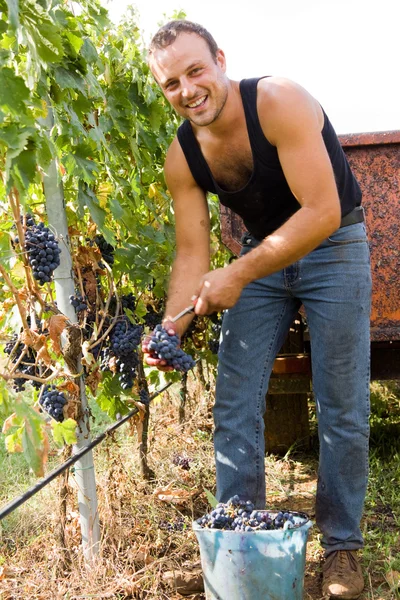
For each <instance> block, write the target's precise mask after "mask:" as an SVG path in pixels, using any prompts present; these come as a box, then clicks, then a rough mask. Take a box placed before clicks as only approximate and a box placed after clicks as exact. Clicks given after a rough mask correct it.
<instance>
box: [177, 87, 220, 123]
mask: <svg viewBox="0 0 400 600" xmlns="http://www.w3.org/2000/svg"><path fill="white" fill-rule="evenodd" d="M227 98H228V86H227V85H226V84H225V83H224V85H223V89H222V90H221V96H220V97H218V99H217V106H216V108H215V110H214V113H213V114H212V115H211V116H207V115H204V116H203V117H202V116H201V115H199V116H198V117H197V118H196V115H193V117H192V116H191V115H190V114H189V115H188V117H187V118H188V119H189V121H191V122H192V123H193V125H196V126H197V127H207V126H208V125H211V124H212V123H214V122H215V121H216V120H217V119H218V118H219V116H220V114H221V112H222V111H223V108H224V106H225V104H226V101H227ZM204 119H207V120H206V121H205V120H204Z"/></svg>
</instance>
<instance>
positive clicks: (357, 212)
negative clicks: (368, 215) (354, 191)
mask: <svg viewBox="0 0 400 600" xmlns="http://www.w3.org/2000/svg"><path fill="white" fill-rule="evenodd" d="M364 220H365V219H364V209H363V207H362V206H356V207H355V208H353V210H352V211H351V212H349V213H348V214H347V215H346V216H344V217H342V220H341V221H340V227H347V226H348V225H354V223H362V222H363V221H364Z"/></svg>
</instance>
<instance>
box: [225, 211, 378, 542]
mask: <svg viewBox="0 0 400 600" xmlns="http://www.w3.org/2000/svg"><path fill="white" fill-rule="evenodd" d="M258 243H259V242H257V241H256V240H254V239H252V238H251V236H246V237H245V240H244V245H243V249H242V254H246V253H247V252H250V251H251V250H252V248H254V247H255V246H256V245H257V244H258ZM370 303H371V273H370V264H369V248H368V243H367V238H366V232H365V226H364V223H357V224H354V225H349V226H348V227H342V228H341V229H338V230H337V231H336V232H335V233H334V234H333V235H332V236H331V237H330V238H328V239H326V240H325V241H324V242H323V243H322V244H321V245H320V246H318V248H316V249H315V250H314V251H313V252H311V253H310V254H308V255H307V256H305V257H304V258H303V259H301V260H300V261H298V262H296V263H295V264H293V265H291V266H290V267H288V268H286V269H283V270H282V271H279V272H277V273H274V274H272V275H269V276H268V277H264V278H261V279H258V280H256V281H253V282H252V283H250V284H249V285H248V286H246V287H245V288H244V289H243V292H242V294H241V297H240V299H239V301H238V302H237V303H236V304H235V306H234V307H233V308H231V309H229V310H228V311H226V313H225V315H224V320H223V327H222V334H221V343H220V350H219V355H218V358H219V366H218V377H217V388H216V400H215V406H214V421H215V439H214V445H215V460H216V472H217V498H218V499H219V501H222V502H226V501H227V500H228V499H229V498H230V497H231V496H233V495H235V494H239V496H243V497H245V499H250V500H252V501H253V502H255V504H256V507H258V508H264V507H265V495H266V489H265V466H264V454H265V446H264V420H263V416H264V413H265V396H266V393H267V389H268V381H269V377H270V374H271V370H272V366H273V363H274V359H275V357H276V354H277V353H278V352H279V350H280V348H281V347H282V344H283V342H284V340H285V338H286V335H287V332H288V330H289V327H290V325H291V323H292V321H293V319H294V317H295V315H296V314H297V311H298V309H299V307H300V306H301V304H303V305H304V308H305V311H306V315H307V322H308V326H309V331H310V340H311V357H312V373H313V377H312V379H313V390H314V395H315V401H316V409H317V415H318V431H319V442H320V457H319V472H318V486H317V496H316V522H317V525H318V527H319V528H320V530H321V532H322V536H323V537H322V545H323V547H324V548H325V551H326V554H329V553H330V552H332V551H334V550H341V549H347V550H353V549H357V548H360V547H362V545H363V538H362V534H361V530H360V519H361V515H362V510H363V504H364V499H365V493H366V486H367V478H368V438H369V381H370V339H369V332H370ZM266 418H268V415H266Z"/></svg>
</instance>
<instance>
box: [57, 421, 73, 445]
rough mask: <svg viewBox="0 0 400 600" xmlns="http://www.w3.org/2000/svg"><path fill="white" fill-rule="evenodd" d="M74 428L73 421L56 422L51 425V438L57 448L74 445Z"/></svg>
mask: <svg viewBox="0 0 400 600" xmlns="http://www.w3.org/2000/svg"><path fill="white" fill-rule="evenodd" d="M76 426H77V425H76V421H74V420H73V419H66V420H65V421H63V422H62V423H57V422H56V421H54V422H53V423H52V428H53V438H54V441H55V443H56V444H57V446H60V447H62V446H64V444H76Z"/></svg>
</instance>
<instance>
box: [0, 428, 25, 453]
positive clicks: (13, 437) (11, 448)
mask: <svg viewBox="0 0 400 600" xmlns="http://www.w3.org/2000/svg"><path fill="white" fill-rule="evenodd" d="M22 431H23V429H22V427H21V428H20V429H18V431H16V432H15V433H11V434H10V435H7V437H6V438H5V440H4V444H5V447H6V450H7V452H10V453H14V452H22Z"/></svg>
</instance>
